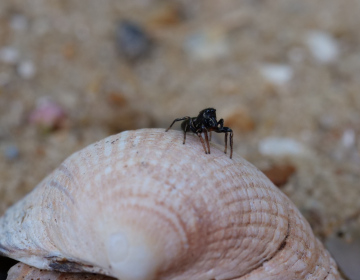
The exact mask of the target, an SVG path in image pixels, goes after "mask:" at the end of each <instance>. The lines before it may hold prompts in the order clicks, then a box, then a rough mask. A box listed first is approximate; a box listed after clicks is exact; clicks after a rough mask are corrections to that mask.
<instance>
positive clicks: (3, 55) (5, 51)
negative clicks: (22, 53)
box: [0, 47, 19, 64]
mask: <svg viewBox="0 0 360 280" xmlns="http://www.w3.org/2000/svg"><path fill="white" fill-rule="evenodd" d="M18 59H19V52H18V51H17V49H15V48H13V47H3V48H1V49H0V60H1V61H2V62H4V63H8V64H15V63H17V62H18Z"/></svg>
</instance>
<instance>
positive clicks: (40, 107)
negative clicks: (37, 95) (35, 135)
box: [29, 98, 66, 129]
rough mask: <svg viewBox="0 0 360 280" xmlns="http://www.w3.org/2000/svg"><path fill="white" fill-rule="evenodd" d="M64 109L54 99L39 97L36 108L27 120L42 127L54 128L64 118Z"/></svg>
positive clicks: (59, 124)
mask: <svg viewBox="0 0 360 280" xmlns="http://www.w3.org/2000/svg"><path fill="white" fill-rule="evenodd" d="M65 117H66V114H65V111H64V110H63V109H62V108H61V107H60V106H59V105H58V104H57V103H55V102H54V101H52V100H50V99H47V98H41V99H39V100H38V102H37V105H36V108H35V110H34V111H32V112H31V114H30V116H29V121H30V123H31V124H35V125H37V126H40V127H42V128H44V129H56V128H58V127H59V126H61V123H62V122H63V121H64V120H65Z"/></svg>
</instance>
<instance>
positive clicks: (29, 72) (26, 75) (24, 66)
mask: <svg viewBox="0 0 360 280" xmlns="http://www.w3.org/2000/svg"><path fill="white" fill-rule="evenodd" d="M17 72H18V74H19V76H20V77H21V78H23V79H26V80H29V79H32V78H34V76H35V74H36V68H35V65H34V63H33V62H31V61H28V60H27V61H23V62H21V63H20V64H19V65H18V67H17Z"/></svg>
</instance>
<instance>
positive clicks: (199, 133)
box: [196, 132, 207, 154]
mask: <svg viewBox="0 0 360 280" xmlns="http://www.w3.org/2000/svg"><path fill="white" fill-rule="evenodd" d="M196 134H197V136H199V139H200V141H201V144H202V146H203V148H204V151H205V154H207V151H206V148H205V142H204V138H203V137H202V136H201V132H197V133H196Z"/></svg>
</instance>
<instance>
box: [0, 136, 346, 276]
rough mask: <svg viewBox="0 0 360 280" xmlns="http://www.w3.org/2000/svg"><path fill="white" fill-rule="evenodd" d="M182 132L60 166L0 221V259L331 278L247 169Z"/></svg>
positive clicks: (310, 237)
mask: <svg viewBox="0 0 360 280" xmlns="http://www.w3.org/2000/svg"><path fill="white" fill-rule="evenodd" d="M182 137H183V135H182V133H181V132H180V131H169V132H167V133H165V132H164V130H163V129H143V130H137V131H126V132H122V133H120V134H117V135H113V136H110V137H107V138H105V139H104V140H101V141H99V142H97V143H95V144H92V145H90V146H88V147H86V148H84V149H83V150H81V151H79V152H77V153H75V154H73V155H72V156H70V157H69V158H67V159H66V160H65V161H64V162H63V163H62V164H61V165H60V166H59V167H58V168H57V169H56V170H54V171H53V172H52V173H51V174H50V175H49V176H47V177H46V178H45V179H44V180H43V181H42V182H41V183H40V184H39V185H38V186H37V187H36V188H35V189H34V190H33V191H32V192H31V193H29V194H28V195H27V196H26V197H25V198H24V199H23V200H21V201H19V202H18V203H16V204H15V205H13V206H12V207H11V208H9V209H8V210H7V212H6V213H5V215H4V216H3V217H2V218H1V219H0V252H1V254H3V255H5V256H8V257H11V258H14V259H16V260H19V261H21V262H23V263H26V264H28V265H31V266H34V267H37V268H40V269H46V270H56V271H62V272H92V273H99V274H104V275H108V276H112V277H116V278H118V279H121V280H151V279H173V280H182V279H187V280H188V279H196V280H198V279H199V280H202V279H239V280H240V279H241V280H245V279H246V280H255V279H256V280H260V279H265V280H291V279H326V280H330V279H341V277H340V276H339V273H338V271H337V267H336V264H335V262H334V260H333V259H332V258H331V256H330V255H329V253H328V252H327V251H326V250H325V249H324V247H323V245H322V244H321V243H320V242H319V241H318V240H317V239H316V238H315V237H314V234H313V232H312V231H311V228H310V226H309V224H308V223H307V221H306V220H305V219H304V218H303V217H302V216H301V214H300V212H299V211H298V210H297V209H296V207H295V206H294V204H293V203H292V202H291V201H290V200H289V199H288V198H287V197H286V196H285V195H284V194H283V193H282V192H281V191H279V190H278V189H277V188H276V187H275V186H274V185H273V184H272V183H271V182H270V181H269V180H268V179H267V177H266V176H265V175H264V174H263V173H261V172H260V171H259V170H258V169H257V168H255V167H254V166H253V165H251V164H250V163H248V162H247V161H245V160H244V159H242V158H241V157H240V156H238V155H236V154H234V156H233V159H232V160H231V159H229V158H228V157H226V155H224V153H223V152H222V148H221V147H220V148H218V147H217V146H216V145H215V144H211V145H212V146H213V147H212V153H211V154H204V153H203V147H202V146H201V143H200V142H199V141H198V139H197V138H196V136H189V137H188V139H187V141H188V142H187V144H189V145H188V146H187V147H186V149H184V146H183V144H182V143H181V141H179V139H182Z"/></svg>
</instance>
